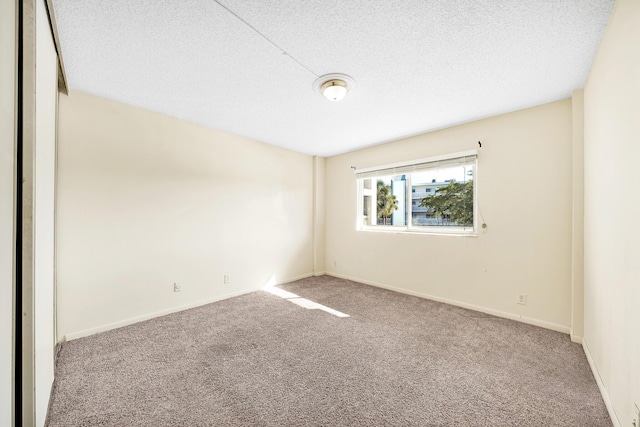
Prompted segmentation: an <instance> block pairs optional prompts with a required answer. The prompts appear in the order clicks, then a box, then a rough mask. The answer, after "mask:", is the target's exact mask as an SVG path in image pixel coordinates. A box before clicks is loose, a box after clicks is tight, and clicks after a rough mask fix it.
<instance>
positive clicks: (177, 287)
mask: <svg viewBox="0 0 640 427" xmlns="http://www.w3.org/2000/svg"><path fill="white" fill-rule="evenodd" d="M181 290H182V288H180V285H178V284H177V283H175V282H174V283H173V292H180V291H181Z"/></svg>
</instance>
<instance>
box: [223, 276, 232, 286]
mask: <svg viewBox="0 0 640 427" xmlns="http://www.w3.org/2000/svg"><path fill="white" fill-rule="evenodd" d="M229 283H231V276H229V275H227V274H225V275H224V284H225V285H228V284H229Z"/></svg>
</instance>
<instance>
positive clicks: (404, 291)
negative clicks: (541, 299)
mask: <svg viewBox="0 0 640 427" xmlns="http://www.w3.org/2000/svg"><path fill="white" fill-rule="evenodd" d="M326 274H327V275H329V276H334V277H339V278H341V279H347V280H352V281H354V282H360V283H364V284H365V285H371V286H375V287H377V288H383V289H388V290H390V291H394V292H399V293H402V294H407V295H411V296H414V297H420V298H425V299H428V300H432V301H437V302H442V303H445V304H449V305H455V306H456V307H462V308H467V309H469V310H474V311H479V312H481V313H486V314H491V315H493V316H497V317H502V318H504V319H511V320H517V321H518V322H522V323H527V324H529V325H534V326H539V327H541V328H545V329H551V330H552V331H556V332H562V333H564V334H569V332H570V328H569V326H564V325H559V324H557V323H552V322H547V321H544V320H539V319H534V318H531V317H525V316H521V315H519V314H514V313H508V312H506V311H500V310H494V309H492V308H487V307H482V306H479V305H473V304H468V303H466V302H461V301H456V300H452V299H448V298H442V297H438V296H435V295H429V294H425V293H422V292H415V291H411V290H408V289H402V288H397V287H395V286H390V285H387V284H384V283H378V282H373V281H371V280H364V279H359V278H357V277H350V276H346V275H344V274H338V273H334V272H327V273H326Z"/></svg>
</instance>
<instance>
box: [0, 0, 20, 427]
mask: <svg viewBox="0 0 640 427" xmlns="http://www.w3.org/2000/svg"><path fill="white" fill-rule="evenodd" d="M15 8H16V2H15V1H4V0H3V1H0V425H3V426H10V425H13V424H12V418H13V417H12V413H13V399H12V391H13V315H14V309H13V283H14V268H13V267H14V262H15V190H14V188H15V180H14V174H15V118H16V117H15V106H16V103H15V96H16V92H15V90H16V79H15V76H16V38H15V34H16V33H15V32H16V9H15Z"/></svg>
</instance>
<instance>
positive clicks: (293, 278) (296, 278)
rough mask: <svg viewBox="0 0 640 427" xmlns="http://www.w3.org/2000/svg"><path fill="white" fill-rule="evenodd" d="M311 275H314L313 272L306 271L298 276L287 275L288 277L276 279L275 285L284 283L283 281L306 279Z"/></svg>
mask: <svg viewBox="0 0 640 427" xmlns="http://www.w3.org/2000/svg"><path fill="white" fill-rule="evenodd" d="M313 276H314V274H313V273H306V274H301V275H300V276H295V277H289V278H288V279H282V280H278V281H276V286H278V285H284V284H285V283H289V282H295V281H296V280H302V279H307V278H309V277H313Z"/></svg>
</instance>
